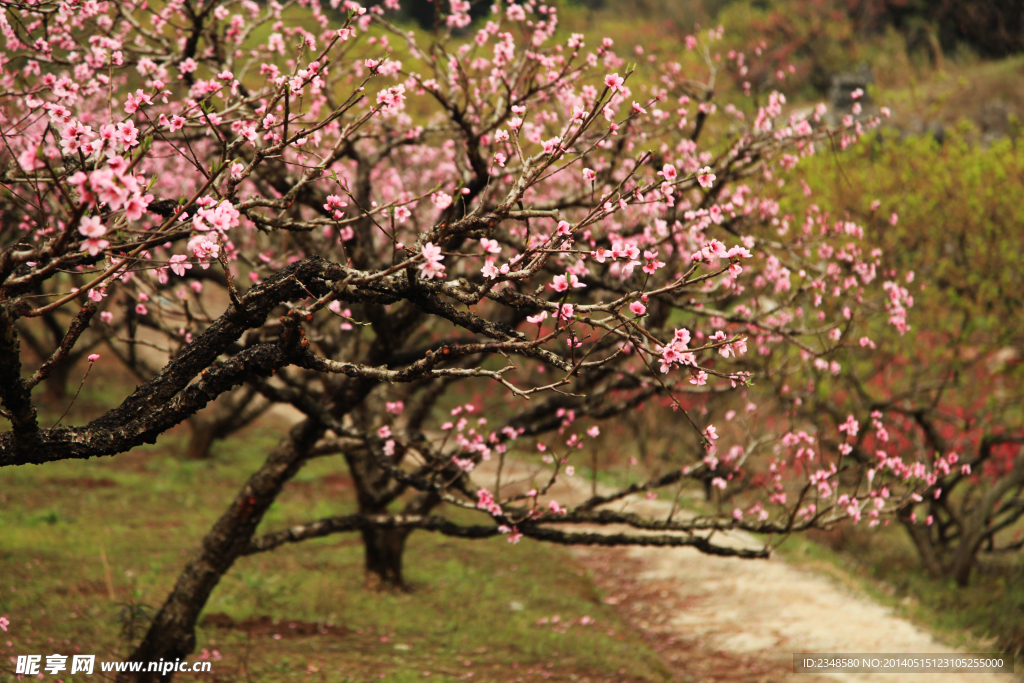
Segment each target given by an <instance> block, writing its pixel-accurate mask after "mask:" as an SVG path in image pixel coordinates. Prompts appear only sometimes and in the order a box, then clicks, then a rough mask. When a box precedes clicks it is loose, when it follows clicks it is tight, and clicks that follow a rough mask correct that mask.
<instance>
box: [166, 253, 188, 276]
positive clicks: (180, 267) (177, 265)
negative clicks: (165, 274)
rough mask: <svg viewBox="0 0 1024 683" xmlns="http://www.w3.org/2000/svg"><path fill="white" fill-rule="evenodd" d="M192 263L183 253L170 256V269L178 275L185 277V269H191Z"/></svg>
mask: <svg viewBox="0 0 1024 683" xmlns="http://www.w3.org/2000/svg"><path fill="white" fill-rule="evenodd" d="M191 268H192V264H191V263H189V262H188V257H187V256H185V255H184V254H175V255H174V256H172V257H171V270H172V271H173V272H174V274H175V275H177V276H178V277H185V271H186V270H191Z"/></svg>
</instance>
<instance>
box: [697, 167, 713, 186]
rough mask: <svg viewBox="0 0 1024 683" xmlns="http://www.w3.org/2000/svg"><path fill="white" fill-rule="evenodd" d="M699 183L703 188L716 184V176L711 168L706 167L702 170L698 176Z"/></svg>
mask: <svg viewBox="0 0 1024 683" xmlns="http://www.w3.org/2000/svg"><path fill="white" fill-rule="evenodd" d="M697 182H698V183H700V186H701V187H711V185H712V183H714V182H715V174H714V173H712V172H711V167H709V166H705V167H704V168H702V169H701V170H700V172H699V173H698V174H697Z"/></svg>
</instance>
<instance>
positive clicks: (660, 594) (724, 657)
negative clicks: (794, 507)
mask: <svg viewBox="0 0 1024 683" xmlns="http://www.w3.org/2000/svg"><path fill="white" fill-rule="evenodd" d="M488 465H490V463H488ZM477 475H478V473H476V472H475V473H474V479H476V480H477V481H479V482H481V483H482V484H483V485H488V484H489V483H491V482H493V466H490V467H484V468H482V471H480V472H479V476H477ZM527 475H528V471H527V470H526V468H525V467H524V466H522V465H513V466H512V467H511V468H510V467H509V466H508V465H506V472H505V473H504V474H503V477H502V478H503V480H505V481H513V480H514V479H517V478H518V479H520V480H522V479H526V478H528V476H527ZM485 482H486V483H485ZM589 490H590V487H589V483H588V482H584V481H582V480H581V479H580V478H579V477H576V478H575V479H570V484H568V485H567V484H565V483H560V484H559V486H558V487H556V488H555V489H554V490H553V491H552V497H554V498H556V499H558V500H559V502H560V503H562V504H566V503H568V502H570V501H571V500H574V499H577V500H578V499H580V498H582V497H585V496H587V495H588V494H589ZM625 505H626V507H627V509H629V510H631V511H635V512H639V513H645V514H650V515H655V516H658V515H660V516H662V517H664V516H666V515H667V513H668V503H663V502H661V501H647V500H644V499H642V498H631V499H629V500H628V501H627V502H626V503H625ZM619 507H620V508H621V507H622V504H619ZM729 538H730V541H731V542H733V543H736V544H739V545H746V546H748V547H757V544H756V542H755V541H754V539H753V538H751V537H749V536H747V535H746V534H743V533H738V532H737V533H730V534H729ZM573 552H574V554H575V555H576V556H577V557H578V558H579V559H580V560H581V561H582V562H583V564H584V565H585V566H587V567H588V568H589V569H590V570H591V571H592V572H593V573H594V576H595V579H596V580H597V582H598V584H599V585H600V586H601V588H602V589H603V590H604V591H605V592H606V593H608V594H610V597H609V598H608V599H607V600H606V601H607V602H609V603H610V604H616V605H618V606H619V609H621V610H623V611H624V613H625V614H626V615H627V617H628V618H629V619H630V621H631V622H632V623H633V624H634V625H636V626H637V627H638V628H639V629H641V630H642V631H643V632H644V633H645V634H647V636H648V638H650V639H651V640H652V641H653V644H654V645H655V649H657V650H659V651H661V652H662V655H663V657H664V659H665V660H666V662H667V663H669V664H670V666H672V668H673V669H675V673H677V675H678V677H679V679H680V680H683V681H685V680H694V681H702V682H703V681H742V682H744V683H748V682H749V683H754V682H758V683H760V682H762V681H763V682H773V683H774V682H775V681H793V682H794V683H795V682H799V683H817V682H820V681H843V682H845V683H930V682H932V681H934V682H935V683H1011V681H1012V682H1013V683H1018V682H1019V681H1021V680H1022V679H1021V678H1019V677H1018V676H1014V675H1010V674H983V673H971V674H958V673H951V674H938V673H928V674H920V673H919V674H915V673H886V674H878V673H874V674H855V673H842V674H795V673H793V654H794V653H800V652H817V653H865V654H866V653H873V654H881V653H906V654H918V655H921V654H927V653H950V652H953V651H954V650H953V648H951V647H949V646H948V645H945V644H943V643H940V642H938V641H937V640H935V638H933V637H932V636H931V635H930V634H929V633H927V632H925V631H923V630H921V629H920V628H918V627H917V626H914V625H913V624H911V623H910V622H909V621H907V620H905V619H903V618H901V617H899V616H897V615H895V614H893V612H892V610H890V609H889V608H887V607H884V606H882V605H879V604H877V603H875V602H874V601H872V600H871V599H870V598H869V597H867V596H865V595H863V594H862V593H860V592H858V591H855V590H852V589H850V588H849V587H847V586H844V585H842V584H840V583H839V582H838V581H837V580H835V579H833V578H831V577H828V576H824V575H821V574H818V573H814V572H811V571H808V570H805V569H802V568H799V567H795V566H793V565H790V564H787V563H786V562H784V561H782V560H781V559H779V558H777V557H775V558H772V559H770V560H740V559H735V558H722V557H715V556H710V555H704V554H701V553H699V552H697V551H696V550H693V549H690V548H642V547H633V548H577V549H574V550H573Z"/></svg>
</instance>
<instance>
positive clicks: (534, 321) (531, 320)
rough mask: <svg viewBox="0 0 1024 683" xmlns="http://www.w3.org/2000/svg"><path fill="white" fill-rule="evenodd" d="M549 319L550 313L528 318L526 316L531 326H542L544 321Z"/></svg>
mask: <svg viewBox="0 0 1024 683" xmlns="http://www.w3.org/2000/svg"><path fill="white" fill-rule="evenodd" d="M547 317H548V312H547V311H541V312H540V313H538V314H537V315H528V316H526V322H528V323H530V324H531V325H540V324H541V323H542V322H544V320H546V319H547Z"/></svg>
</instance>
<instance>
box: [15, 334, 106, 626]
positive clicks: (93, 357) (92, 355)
mask: <svg viewBox="0 0 1024 683" xmlns="http://www.w3.org/2000/svg"><path fill="white" fill-rule="evenodd" d="M99 359H100V354H98V353H90V354H89V358H88V361H89V362H90V363H95V362H96V361H98V360H99ZM4 630H5V631H6V630H7V629H6V628H5V629H4Z"/></svg>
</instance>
